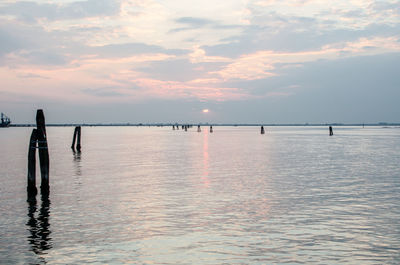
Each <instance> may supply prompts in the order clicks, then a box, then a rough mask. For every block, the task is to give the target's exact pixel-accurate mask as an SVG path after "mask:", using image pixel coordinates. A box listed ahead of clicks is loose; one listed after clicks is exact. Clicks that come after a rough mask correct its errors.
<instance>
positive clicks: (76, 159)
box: [72, 150, 82, 176]
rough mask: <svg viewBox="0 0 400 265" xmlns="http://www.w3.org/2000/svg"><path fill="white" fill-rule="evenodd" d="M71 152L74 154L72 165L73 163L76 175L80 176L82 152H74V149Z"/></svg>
mask: <svg viewBox="0 0 400 265" xmlns="http://www.w3.org/2000/svg"><path fill="white" fill-rule="evenodd" d="M72 152H73V154H74V165H75V173H76V176H81V175H82V170H81V159H82V153H81V152H76V151H75V150H73V151H72Z"/></svg>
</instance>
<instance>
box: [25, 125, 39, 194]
mask: <svg viewBox="0 0 400 265" xmlns="http://www.w3.org/2000/svg"><path fill="white" fill-rule="evenodd" d="M36 142H37V129H33V130H32V134H31V138H30V140H29V150H28V187H27V191H28V200H29V198H32V197H35V196H36V194H37V189H36Z"/></svg>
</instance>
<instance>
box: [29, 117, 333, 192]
mask: <svg viewBox="0 0 400 265" xmlns="http://www.w3.org/2000/svg"><path fill="white" fill-rule="evenodd" d="M191 127H192V125H182V130H185V131H187V130H188V128H191ZM175 128H176V130H179V125H172V129H173V130H175ZM197 132H201V127H200V125H198V126H197ZM212 132H213V127H212V125H211V126H210V133H212ZM261 134H265V129H264V126H261ZM329 135H330V136H332V135H333V129H332V126H329ZM75 143H76V147H75ZM75 148H76V151H77V152H81V126H77V127H75V131H74V136H73V139H72V145H71V149H72V150H73V151H74V152H75ZM36 149H38V150H39V151H38V152H39V161H40V175H41V177H42V182H41V185H40V190H41V193H42V195H44V196H48V195H49V193H50V185H49V168H50V161H49V150H48V146H47V135H46V122H45V118H44V114H43V110H41V109H39V110H37V112H36V128H35V129H33V130H32V134H31V137H30V140H29V151H28V187H27V191H28V197H29V198H32V197H34V196H36V194H37V188H36Z"/></svg>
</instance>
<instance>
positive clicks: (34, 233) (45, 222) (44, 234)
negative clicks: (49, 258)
mask: <svg viewBox="0 0 400 265" xmlns="http://www.w3.org/2000/svg"><path fill="white" fill-rule="evenodd" d="M49 216H50V200H49V198H48V197H46V196H42V204H41V206H40V210H39V213H37V201H36V198H35V199H30V200H28V217H29V219H28V222H27V223H26V225H27V226H28V231H29V233H30V235H29V236H28V242H29V244H30V245H31V251H33V252H34V253H35V254H37V255H42V254H47V253H46V250H49V249H51V248H52V240H51V237H50V235H51V231H50V223H49Z"/></svg>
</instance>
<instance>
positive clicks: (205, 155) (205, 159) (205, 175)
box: [201, 130, 210, 188]
mask: <svg viewBox="0 0 400 265" xmlns="http://www.w3.org/2000/svg"><path fill="white" fill-rule="evenodd" d="M203 135H204V136H203V174H202V177H201V179H202V182H203V185H204V187H206V188H208V187H209V186H210V179H209V176H208V166H209V165H208V163H209V162H208V132H207V130H204V134H203Z"/></svg>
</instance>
